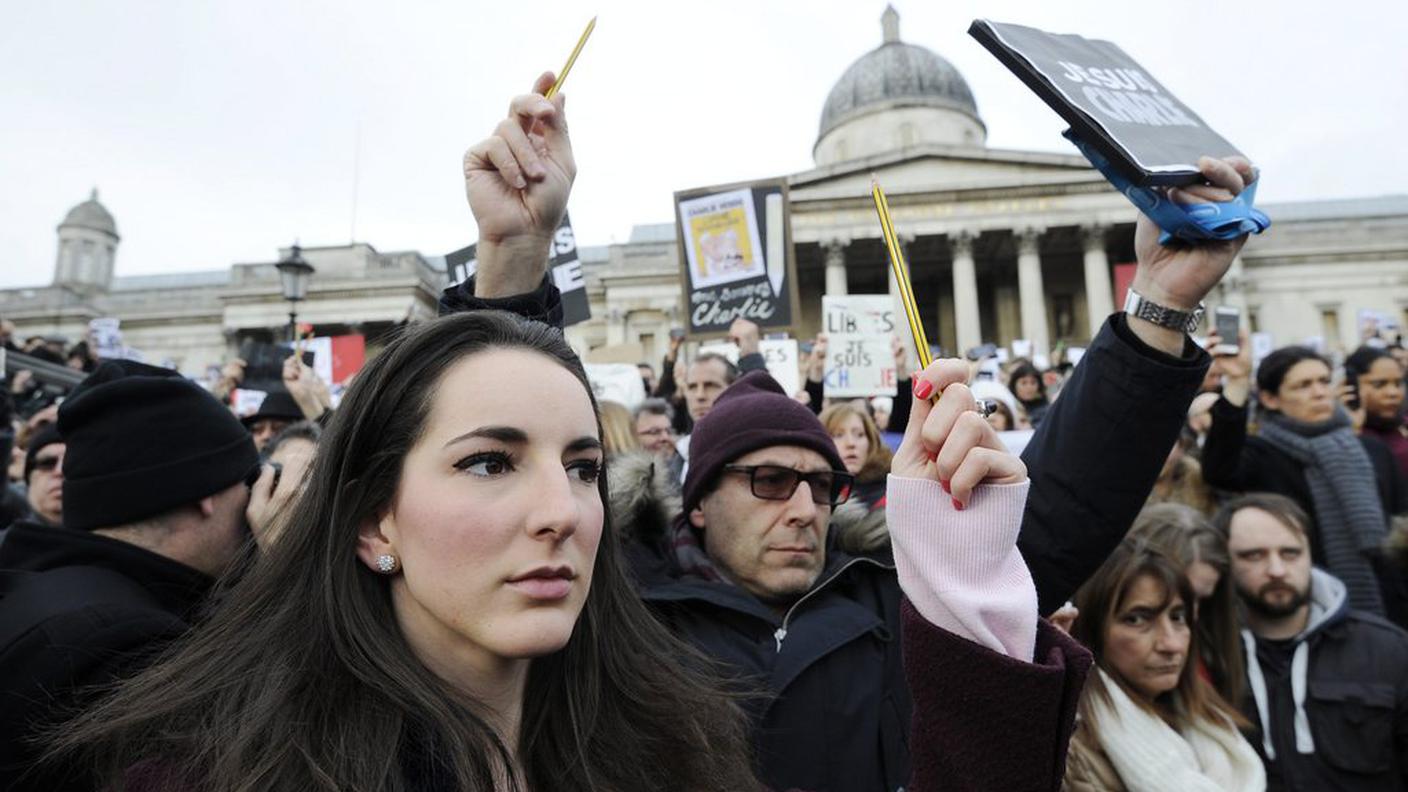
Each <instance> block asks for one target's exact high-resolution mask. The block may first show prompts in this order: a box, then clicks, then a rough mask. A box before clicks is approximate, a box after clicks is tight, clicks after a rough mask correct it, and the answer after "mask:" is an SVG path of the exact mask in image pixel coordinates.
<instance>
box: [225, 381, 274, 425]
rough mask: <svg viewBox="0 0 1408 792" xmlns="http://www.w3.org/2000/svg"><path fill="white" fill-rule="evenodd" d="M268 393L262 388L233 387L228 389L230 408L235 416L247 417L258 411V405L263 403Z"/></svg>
mask: <svg viewBox="0 0 1408 792" xmlns="http://www.w3.org/2000/svg"><path fill="white" fill-rule="evenodd" d="M268 395H269V394H268V392H266V391H262V390H254V389H252V388H235V389H234V390H233V391H230V408H231V409H232V410H234V413H235V415H236V416H238V417H240V418H247V417H249V416H251V415H254V414H255V413H257V412H259V407H260V406H261V405H263V404H264V399H265V398H266V397H267V396H268Z"/></svg>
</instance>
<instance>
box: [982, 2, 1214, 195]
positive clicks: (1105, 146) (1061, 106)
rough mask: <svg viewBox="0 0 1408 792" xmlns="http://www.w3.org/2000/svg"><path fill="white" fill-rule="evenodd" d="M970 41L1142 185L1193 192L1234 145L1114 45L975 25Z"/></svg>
mask: <svg viewBox="0 0 1408 792" xmlns="http://www.w3.org/2000/svg"><path fill="white" fill-rule="evenodd" d="M968 32H969V34H970V35H972V36H973V37H974V38H975V39H977V40H978V42H979V43H981V44H982V45H983V46H984V47H986V48H987V49H988V50H989V51H990V52H992V54H993V55H995V56H996V57H997V59H998V60H1000V61H1002V63H1003V65H1004V66H1006V67H1007V68H1008V69H1011V70H1012V72H1013V73H1014V74H1016V75H1017V77H1018V78H1020V79H1021V80H1022V82H1024V83H1026V85H1027V87H1028V88H1030V89H1031V90H1032V91H1033V92H1034V93H1035V94H1036V95H1037V96H1039V97H1040V98H1041V99H1042V101H1044V102H1046V104H1047V105H1049V106H1050V107H1051V109H1053V110H1055V111H1056V112H1057V113H1058V114H1059V115H1060V116H1061V117H1062V118H1063V119H1065V121H1066V122H1067V123H1069V124H1070V125H1071V129H1072V131H1073V132H1074V133H1075V135H1076V137H1077V138H1079V139H1080V140H1081V141H1082V142H1084V143H1086V144H1088V145H1090V146H1092V147H1094V148H1095V149H1097V150H1098V151H1099V152H1100V153H1101V154H1102V155H1104V157H1105V158H1106V159H1107V160H1109V161H1110V162H1111V163H1112V164H1113V165H1114V166H1115V167H1116V169H1118V170H1119V171H1120V172H1121V173H1122V174H1123V175H1124V176H1125V177H1126V178H1127V179H1129V180H1130V181H1131V182H1133V183H1134V184H1137V185H1141V186H1153V185H1179V184H1192V183H1194V182H1198V181H1200V180H1201V179H1202V176H1201V174H1200V173H1199V171H1198V165H1197V163H1198V158H1199V157H1201V156H1203V155H1208V156H1212V157H1227V156H1232V155H1239V156H1240V154H1241V153H1240V152H1239V151H1237V149H1236V147H1234V146H1233V145H1232V144H1231V143H1229V142H1227V140H1226V139H1224V138H1223V137H1222V136H1221V135H1219V134H1217V133H1216V132H1214V131H1213V130H1212V129H1211V128H1209V127H1208V125H1207V124H1206V123H1205V122H1204V121H1203V119H1201V118H1199V117H1198V115H1197V113H1194V112H1193V111H1192V110H1190V109H1189V108H1188V106H1187V105H1185V104H1183V103H1182V102H1181V101H1179V99H1178V98H1177V97H1175V96H1174V95H1173V94H1172V93H1171V92H1170V91H1169V90H1168V89H1167V88H1165V87H1164V86H1163V85H1161V84H1160V83H1159V82H1158V80H1155V79H1154V78H1153V77H1152V76H1151V75H1150V74H1149V72H1148V70H1146V69H1145V68H1144V67H1143V66H1141V65H1140V64H1139V63H1138V62H1137V61H1135V60H1134V59H1133V58H1131V57H1130V56H1129V55H1127V54H1126V53H1125V52H1124V50H1122V49H1120V48H1119V47H1118V46H1117V45H1115V44H1113V43H1111V42H1108V41H1099V40H1095V39H1087V38H1084V37H1082V36H1077V35H1072V34H1053V33H1047V32H1045V31H1042V30H1037V29H1036V28H1030V27H1025V26H1023V25H1009V24H1002V23H998V22H990V21H988V20H975V21H974V22H973V25H972V27H970V28H969V30H968Z"/></svg>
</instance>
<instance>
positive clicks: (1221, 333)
mask: <svg viewBox="0 0 1408 792" xmlns="http://www.w3.org/2000/svg"><path fill="white" fill-rule="evenodd" d="M1213 330H1214V331H1215V332H1216V333H1217V337H1218V340H1219V341H1220V343H1219V344H1218V345H1217V346H1215V347H1213V348H1212V349H1211V350H1210V351H1211V352H1212V353H1213V354H1214V355H1237V354H1240V353H1241V351H1242V348H1241V346H1240V345H1239V343H1238V339H1239V338H1240V337H1241V334H1242V310H1241V309H1240V308H1233V307H1232V306H1228V305H1223V306H1219V307H1218V309H1217V311H1216V312H1214V313H1213Z"/></svg>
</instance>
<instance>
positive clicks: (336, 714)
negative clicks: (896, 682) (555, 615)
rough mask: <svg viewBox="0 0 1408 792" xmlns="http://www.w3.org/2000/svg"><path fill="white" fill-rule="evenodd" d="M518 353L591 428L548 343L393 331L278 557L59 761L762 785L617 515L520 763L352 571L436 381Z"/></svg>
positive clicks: (593, 782) (181, 772)
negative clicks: (481, 360) (572, 402)
mask: <svg viewBox="0 0 1408 792" xmlns="http://www.w3.org/2000/svg"><path fill="white" fill-rule="evenodd" d="M504 349H506V350H520V351H528V352H532V353H537V354H541V355H545V356H547V357H548V358H549V359H551V360H552V361H553V362H556V363H557V364H558V365H560V366H562V367H563V368H564V369H566V370H567V371H569V372H570V373H571V374H572V375H573V376H575V378H576V379H577V380H578V381H579V382H580V383H581V385H582V391H583V393H584V394H585V395H586V397H587V398H588V399H591V400H592V409H593V411H594V410H595V400H594V399H592V390H591V387H590V386H589V385H588V383H587V379H586V375H585V373H584V372H583V369H582V365H581V363H580V361H578V359H577V358H576V356H575V355H574V354H573V352H572V350H571V349H570V348H569V347H568V346H567V344H566V343H565V342H564V341H563V338H562V335H561V333H560V332H559V331H557V330H555V329H552V328H550V327H547V326H546V325H541V324H536V323H531V322H524V321H522V320H520V319H518V318H516V317H513V316H510V315H509V314H502V313H497V312H474V313H466V314H455V315H451V316H446V317H441V318H439V319H436V320H432V321H429V322H425V323H420V324H412V325H410V326H408V327H406V328H404V329H403V330H401V331H399V335H398V336H396V337H395V338H394V340H392V341H391V343H389V344H388V345H387V346H386V348H385V349H384V350H383V351H382V352H381V353H380V354H379V355H378V356H377V357H375V358H374V359H372V361H371V362H370V363H368V365H367V367H366V368H365V369H363V371H362V372H361V374H360V375H359V376H358V377H357V379H356V381H355V383H354V384H353V385H352V387H351V388H350V389H349V390H348V391H347V394H346V397H345V399H344V400H343V402H342V405H341V406H340V408H339V409H338V411H337V414H336V417H335V418H334V419H333V421H332V423H331V425H330V427H329V429H328V431H327V432H326V433H324V435H323V437H322V442H321V444H320V447H319V451H318V455H317V458H316V460H315V461H314V463H313V467H312V469H311V471H310V473H309V475H308V478H307V480H306V490H305V492H304V494H303V496H302V497H301V498H300V500H299V501H298V502H297V503H296V505H295V506H294V508H293V511H292V513H291V516H290V519H289V522H288V525H287V527H286V528H285V529H284V534H283V537H282V538H281V540H280V541H279V542H278V543H276V544H275V545H274V547H273V548H272V550H271V552H270V554H269V555H268V556H267V557H266V558H265V559H263V560H262V561H261V562H260V563H258V564H256V565H255V566H254V567H253V568H252V569H251V570H249V572H248V573H247V575H246V576H245V577H244V578H243V579H242V580H240V581H239V582H237V583H236V584H234V588H233V589H232V590H231V591H230V593H229V596H227V597H225V598H224V602H223V605H222V607H220V608H219V609H217V610H216V612H215V613H214V614H213V615H212V616H211V617H210V618H209V619H208V620H207V621H206V622H205V623H203V624H202V625H201V626H199V627H197V628H196V629H195V630H194V631H193V632H192V634H191V635H190V636H188V637H187V638H186V639H185V640H183V641H181V642H180V643H179V644H178V645H177V646H175V647H173V649H172V650H171V651H170V652H169V653H168V654H167V656H165V657H164V658H163V659H162V660H161V661H160V662H158V663H157V664H156V665H154V666H151V667H149V668H148V669H147V670H146V671H144V672H142V673H140V674H139V675H137V676H136V677H134V678H132V679H130V680H128V681H127V682H126V683H124V684H122V685H121V686H120V687H119V688H118V689H117V691H116V693H115V695H113V696H112V697H110V698H108V699H106V700H105V701H104V702H103V703H101V704H100V705H98V706H96V707H95V708H92V709H90V710H89V711H87V712H86V713H84V714H83V715H82V716H80V717H79V718H77V719H76V720H75V721H72V722H70V723H69V724H66V725H63V726H61V727H59V728H58V729H56V730H55V731H54V735H55V736H56V737H57V741H56V742H55V744H54V747H53V749H52V751H51V754H50V756H51V757H52V758H54V760H55V761H60V762H65V763H69V762H72V761H75V759H77V758H81V759H83V760H84V761H91V762H94V763H96V769H97V771H98V773H99V780H100V782H101V783H102V784H103V785H104V788H108V787H121V786H123V785H124V778H125V779H127V780H128V781H129V782H130V781H131V779H132V778H133V777H134V775H135V776H138V777H140V778H141V779H142V780H143V783H142V784H139V785H140V786H141V787H142V788H143V789H161V790H164V789H183V790H191V789H200V790H202V791H203V792H234V791H235V790H240V791H241V792H243V791H245V790H248V791H249V792H253V790H329V791H330V792H331V790H364V791H370V790H394V791H395V792H400V791H401V790H412V789H415V790H422V789H427V788H435V789H453V790H502V789H505V788H509V789H513V790H523V789H533V790H597V789H601V790H606V789H609V790H613V791H615V790H623V791H629V790H641V791H642V792H644V791H645V790H659V789H685V790H719V789H729V790H734V789H751V788H757V783H756V781H755V780H754V779H753V776H752V774H751V762H750V757H749V754H748V748H747V735H746V723H745V720H744V717H743V715H742V714H741V709H740V708H739V707H738V706H737V704H736V703H735V701H734V700H733V699H732V698H730V697H729V696H728V695H727V694H725V693H722V692H720V691H721V690H722V689H723V688H722V686H721V685H720V684H718V682H717V681H716V680H713V679H711V678H709V677H707V676H706V675H705V672H704V669H706V668H708V666H707V664H706V662H705V661H704V660H703V659H702V657H701V656H700V655H698V654H697V653H694V652H692V651H691V650H689V649H687V648H686V647H685V646H684V645H683V644H682V643H680V642H678V641H677V640H676V639H674V638H672V637H671V635H670V634H669V633H668V632H667V631H666V630H665V629H664V627H663V626H662V625H660V624H659V623H658V622H657V621H656V620H655V619H654V618H653V617H652V616H651V615H650V614H649V613H648V612H647V610H646V609H645V606H644V605H643V604H642V603H641V601H640V600H639V598H638V597H637V595H636V593H635V592H634V591H633V589H632V587H631V585H630V583H629V582H628V579H627V572H626V570H625V568H624V566H623V561H622V556H621V553H620V548H619V540H618V538H617V534H616V532H615V531H614V529H613V528H612V526H611V525H610V518H609V516H608V517H607V518H606V522H605V524H604V525H603V528H602V535H601V542H600V545H599V549H598V550H597V552H596V555H595V559H594V561H593V562H592V563H593V569H592V583H591V587H590V590H589V591H588V592H587V594H586V596H585V604H584V605H583V607H582V610H581V612H580V614H579V615H578V616H577V618H576V622H575V625H574V627H573V629H572V631H571V636H570V638H569V639H568V640H567V643H566V645H565V646H564V647H562V648H561V649H560V650H558V651H555V652H552V653H550V654H547V655H544V656H540V657H536V658H535V659H533V660H531V661H530V666H529V668H528V671H527V678H526V687H525V693H524V697H523V702H522V715H521V722H520V725H519V729H518V735H519V736H518V740H517V743H518V744H517V745H516V746H514V745H510V744H508V743H507V742H506V741H505V740H504V738H502V737H501V736H500V735H499V733H498V731H497V730H496V729H495V728H494V727H493V726H491V725H490V724H491V722H492V721H493V719H494V713H493V712H492V711H490V710H489V708H488V707H486V706H485V705H482V704H480V703H479V702H477V701H474V700H472V699H471V698H470V697H469V696H468V695H467V694H465V693H462V692H460V691H459V690H458V689H457V688H456V687H454V686H451V685H450V684H449V683H448V682H446V681H445V680H443V679H442V678H441V677H439V676H437V675H436V674H435V673H433V672H432V671H431V670H430V669H429V668H428V667H427V666H426V664H425V663H423V662H422V661H421V660H420V659H418V657H417V655H416V654H415V653H414V652H413V651H412V649H411V648H410V647H409V646H408V644H407V640H406V638H405V637H404V635H403V632H402V630H401V629H400V628H399V627H398V623H397V619H396V616H395V614H394V612H393V608H392V597H391V594H390V589H391V585H390V584H389V583H388V580H390V579H391V578H388V577H387V576H384V575H378V574H377V573H376V572H374V571H372V570H371V569H370V568H369V567H368V566H367V565H366V564H364V563H361V562H360V561H359V560H358V555H357V553H358V541H359V526H360V525H363V524H365V523H366V522H367V521H368V520H375V519H376V515H378V514H379V513H380V512H381V511H382V510H384V509H387V508H389V504H390V503H391V502H392V499H393V496H394V495H395V493H396V492H397V488H398V484H399V481H400V478H401V475H402V470H403V462H404V461H405V459H406V457H407V454H408V453H409V451H410V450H411V449H412V447H413V446H414V445H415V444H416V443H417V441H418V439H419V437H420V436H421V433H422V432H423V431H425V429H426V426H427V421H428V415H429V411H430V409H431V405H432V402H433V400H435V399H436V398H437V396H436V394H437V390H438V388H439V387H440V385H441V381H442V378H443V376H444V374H445V373H446V372H447V370H449V369H450V368H451V367H452V366H453V365H455V364H457V363H459V362H460V361H462V360H464V359H465V358H467V357H469V356H472V355H474V354H475V353H478V352H484V351H489V350H504ZM484 387H486V388H490V387H503V388H518V389H521V390H523V392H525V393H528V392H531V389H530V387H529V385H528V384H527V383H513V382H500V383H493V384H490V383H485V385H484ZM598 430H599V427H598ZM606 481H607V476H605V475H602V476H599V477H598V479H597V489H598V492H599V494H600V497H601V502H602V503H603V504H604V503H608V502H609V499H608V497H607V492H606ZM686 669H691V670H686ZM153 777H155V778H156V781H155V782H153V781H151V780H150V779H152V778H153Z"/></svg>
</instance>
